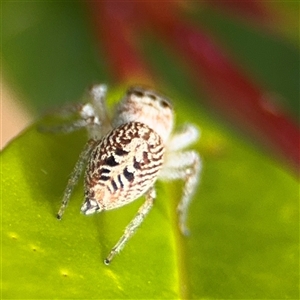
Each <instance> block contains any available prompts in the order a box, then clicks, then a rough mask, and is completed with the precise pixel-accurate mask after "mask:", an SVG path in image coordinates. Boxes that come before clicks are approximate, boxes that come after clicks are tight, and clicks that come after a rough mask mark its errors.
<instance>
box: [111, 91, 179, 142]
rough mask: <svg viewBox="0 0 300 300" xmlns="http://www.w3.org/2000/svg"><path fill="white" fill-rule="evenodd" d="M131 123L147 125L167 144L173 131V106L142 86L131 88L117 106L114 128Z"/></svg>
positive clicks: (165, 99) (164, 98)
mask: <svg viewBox="0 0 300 300" xmlns="http://www.w3.org/2000/svg"><path fill="white" fill-rule="evenodd" d="M129 122H141V123H143V124H146V125H147V126H148V127H149V128H151V129H153V130H154V131H156V132H157V133H158V134H159V135H160V137H161V138H162V140H163V141H164V142H166V141H167V139H168V138H169V136H170V134H171V132H172V129H173V122H174V115H173V108H172V105H171V103H170V101H169V100H168V99H167V98H166V97H164V96H162V95H160V94H159V93H157V92H156V91H153V90H151V89H148V88H144V87H141V86H134V87H131V88H129V89H128V91H127V93H126V95H125V97H124V98H123V99H122V100H121V102H120V103H119V105H118V106H117V109H116V114H115V118H114V120H113V127H117V126H119V125H122V124H126V123H129Z"/></svg>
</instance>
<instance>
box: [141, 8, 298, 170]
mask: <svg viewBox="0 0 300 300" xmlns="http://www.w3.org/2000/svg"><path fill="white" fill-rule="evenodd" d="M146 13H148V14H149V18H148V19H149V20H151V23H150V22H149V25H150V26H151V25H152V27H154V26H155V29H156V31H157V32H158V33H160V34H161V36H162V39H163V40H164V41H166V42H167V43H169V44H170V45H171V46H172V47H173V48H175V49H176V51H178V52H179V53H180V54H181V56H183V57H184V59H185V60H186V61H187V62H188V63H189V64H190V65H191V66H192V70H193V72H194V74H195V83H196V84H197V85H198V86H199V84H200V85H203V82H204V83H205V84H206V88H207V90H208V92H209V93H210V94H211V95H212V97H210V99H209V100H211V104H213V105H215V106H217V107H219V108H221V109H222V111H223V110H225V111H227V112H228V113H230V116H231V118H234V119H235V122H236V121H237V122H238V123H237V124H238V126H239V127H241V126H243V127H244V128H245V126H246V128H247V129H248V130H249V129H250V132H251V133H252V134H253V132H254V133H255V134H256V137H258V138H260V139H261V140H262V141H263V142H264V143H265V144H267V145H268V146H271V149H273V150H276V151H275V152H277V153H278V152H279V153H280V154H281V155H282V156H283V157H284V158H285V160H287V161H288V162H289V163H290V164H291V166H292V167H293V169H294V170H296V172H297V173H298V171H299V167H300V131H299V129H298V127H297V126H296V124H294V123H293V122H292V121H291V120H290V119H289V118H288V117H287V116H286V115H285V114H284V113H283V112H281V111H280V109H279V108H278V107H276V106H275V104H274V101H272V99H271V97H270V95H269V94H268V93H267V92H265V91H263V90H261V89H260V88H259V87H258V86H256V85H255V84H254V83H253V82H251V81H250V80H249V79H248V78H247V77H246V76H245V75H244V74H243V73H242V72H241V71H239V70H238V68H237V67H236V66H235V65H234V63H233V62H231V61H230V60H229V59H228V58H227V57H225V55H224V54H223V51H222V50H221V49H219V48H218V47H217V46H216V45H215V44H214V43H213V42H212V40H211V39H210V38H209V37H208V36H207V35H206V34H205V33H204V32H203V31H201V30H200V29H199V28H194V27H193V26H192V25H189V24H186V23H183V22H182V21H181V19H179V18H177V17H176V16H175V14H173V15H170V16H169V18H165V17H163V18H162V14H161V8H159V9H158V8H157V7H155V6H153V5H151V4H150V5H149V4H148V5H147V9H146V10H145V14H146Z"/></svg>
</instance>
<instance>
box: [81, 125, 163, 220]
mask: <svg viewBox="0 0 300 300" xmlns="http://www.w3.org/2000/svg"><path fill="white" fill-rule="evenodd" d="M163 154H164V145H163V142H162V140H161V138H160V136H159V135H158V134H157V133H156V132H155V131H153V130H152V129H151V128H149V127H148V126H147V125H145V124H143V123H140V122H129V123H126V124H123V125H121V126H119V127H117V128H115V129H114V130H112V131H111V132H110V133H109V134H108V135H107V136H105V137H104V138H103V139H101V140H100V141H99V143H98V144H97V145H96V146H95V148H94V149H93V151H92V153H91V156H90V159H89V161H88V164H87V170H86V179H85V203H84V204H83V206H82V209H81V210H82V212H83V213H85V214H91V213H94V212H96V211H102V210H109V209H113V208H117V207H120V206H123V205H125V204H127V203H129V202H132V201H134V200H135V199H137V198H138V197H140V196H142V195H143V194H144V193H145V192H146V191H147V190H148V189H149V188H150V187H151V186H152V185H153V184H154V182H155V180H156V179H157V176H158V172H159V170H160V169H161V167H162V164H163Z"/></svg>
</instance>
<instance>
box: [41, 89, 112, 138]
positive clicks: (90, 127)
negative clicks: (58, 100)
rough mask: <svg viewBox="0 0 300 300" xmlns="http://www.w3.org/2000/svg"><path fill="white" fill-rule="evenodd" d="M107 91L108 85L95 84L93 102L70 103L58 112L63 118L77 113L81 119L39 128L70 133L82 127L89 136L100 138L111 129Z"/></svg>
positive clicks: (91, 93)
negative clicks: (106, 102) (106, 101)
mask: <svg viewBox="0 0 300 300" xmlns="http://www.w3.org/2000/svg"><path fill="white" fill-rule="evenodd" d="M106 91H107V87H106V85H104V84H99V85H95V86H93V87H92V88H91V89H90V92H89V93H90V97H91V102H88V103H86V104H73V105H69V106H66V107H64V108H62V109H61V110H60V111H59V112H57V113H56V114H59V115H60V116H61V117H63V118H67V117H71V116H72V115H73V116H74V115H76V114H77V115H79V117H80V119H77V120H74V121H72V122H69V123H67V124H62V125H58V126H53V127H52V126H51V127H45V126H40V127H39V130H40V131H41V132H50V133H70V132H73V131H76V130H79V129H81V128H86V129H87V131H88V133H89V138H91V139H100V138H101V137H102V136H103V135H104V134H105V133H107V132H108V131H109V130H110V129H111V124H110V120H109V117H108V114H107V109H106V106H105V97H106Z"/></svg>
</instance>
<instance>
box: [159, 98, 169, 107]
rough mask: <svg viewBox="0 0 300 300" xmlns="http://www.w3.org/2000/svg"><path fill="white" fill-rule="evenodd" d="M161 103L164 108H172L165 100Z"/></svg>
mask: <svg viewBox="0 0 300 300" xmlns="http://www.w3.org/2000/svg"><path fill="white" fill-rule="evenodd" d="M159 103H160V105H161V106H162V107H164V108H171V104H170V103H169V102H168V101H167V100H165V99H161V100H160V102H159Z"/></svg>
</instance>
